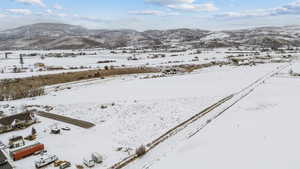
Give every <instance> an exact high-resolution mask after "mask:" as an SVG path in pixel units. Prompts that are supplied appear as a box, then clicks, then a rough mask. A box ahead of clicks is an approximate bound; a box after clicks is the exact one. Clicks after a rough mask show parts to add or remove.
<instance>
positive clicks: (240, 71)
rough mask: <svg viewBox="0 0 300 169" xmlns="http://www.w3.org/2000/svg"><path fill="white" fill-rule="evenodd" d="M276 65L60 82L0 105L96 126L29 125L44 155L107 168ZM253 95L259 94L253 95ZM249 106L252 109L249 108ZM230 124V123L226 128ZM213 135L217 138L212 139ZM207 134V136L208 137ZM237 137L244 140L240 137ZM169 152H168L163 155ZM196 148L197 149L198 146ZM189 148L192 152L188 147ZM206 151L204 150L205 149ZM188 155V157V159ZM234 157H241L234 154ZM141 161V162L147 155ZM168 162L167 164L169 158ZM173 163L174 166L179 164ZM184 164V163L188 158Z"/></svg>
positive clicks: (30, 160)
mask: <svg viewBox="0 0 300 169" xmlns="http://www.w3.org/2000/svg"><path fill="white" fill-rule="evenodd" d="M280 65H283V64H275V63H273V64H264V65H258V66H253V67H251V66H243V67H233V66H223V67H211V68H207V69H202V70H198V71H196V72H193V73H191V74H186V75H176V76H171V77H164V78H158V79H141V77H143V76H144V75H138V76H133V75H130V76H122V77H112V78H110V79H104V80H97V81H92V82H84V83H78V84H76V83H75V84H74V83H71V84H65V85H63V86H68V85H70V86H71V89H68V90H61V91H53V90H49V93H48V94H47V95H46V96H41V97H36V98H33V99H22V100H17V101H9V102H2V103H1V105H5V104H9V105H11V106H15V107H17V108H20V107H23V106H24V105H50V106H53V107H54V110H52V111H51V112H52V113H57V114H61V115H66V116H70V117H73V118H78V119H82V120H86V121H90V122H93V123H95V124H96V127H94V128H92V129H88V130H86V129H81V128H78V127H75V126H70V125H67V124H63V123H58V122H56V121H53V120H48V119H45V118H40V119H41V121H42V123H39V124H37V125H35V126H34V127H36V128H37V130H38V133H39V134H38V141H40V142H42V143H44V144H45V145H46V148H47V150H48V152H50V153H54V154H57V155H58V156H59V158H60V159H62V160H69V161H71V162H72V164H80V163H81V162H82V159H83V157H85V156H87V155H89V154H91V153H92V152H95V151H96V152H99V153H100V154H103V155H104V157H105V160H104V163H103V164H102V165H98V166H96V167H95V168H99V169H100V168H108V167H109V166H111V165H112V164H113V163H115V162H117V161H118V160H120V159H122V158H124V157H126V156H128V152H129V154H130V153H133V152H134V149H135V148H136V147H138V146H140V145H141V144H146V143H148V142H150V141H152V140H153V139H155V138H157V137H158V136H160V135H161V134H162V133H164V132H166V131H167V130H168V129H170V128H172V127H174V126H175V125H177V124H178V123H180V122H182V121H184V120H185V119H187V118H189V117H191V116H192V115H194V114H196V113H198V112H200V111H201V110H203V109H204V108H206V107H207V106H208V105H211V104H212V103H214V102H216V101H217V100H219V99H220V98H223V97H224V96H227V95H229V94H232V93H234V92H237V91H238V90H240V89H242V88H243V87H245V86H247V85H249V84H250V83H252V82H253V81H255V80H256V79H257V78H259V77H260V76H262V75H264V74H266V73H268V72H270V71H272V70H274V69H276V67H278V66H280ZM271 82H273V79H272V81H270V82H268V83H267V84H270V85H271V84H272V83H271ZM275 82H276V81H274V82H273V83H275ZM266 86H267V85H266ZM49 88H51V87H49ZM270 88H271V87H270ZM274 89H276V88H274ZM279 90H280V89H279ZM278 92H283V91H278ZM255 93H260V92H257V91H256V92H255ZM263 93H264V92H263ZM270 93H272V91H270ZM263 96H264V95H263ZM271 96H272V97H273V95H271V94H270V95H268V96H267V98H269V97H271ZM286 96H288V95H286ZM261 100H263V97H261ZM278 100H280V98H278ZM112 103H114V105H112ZM102 105H107V106H108V107H107V108H106V109H103V108H101V106H102ZM266 105H269V104H266ZM252 106H254V107H255V105H252ZM263 107H264V104H263ZM266 107H267V108H268V107H272V104H271V103H270V106H266ZM250 108H251V106H250ZM4 111H5V113H11V111H7V110H4ZM246 112H248V111H246ZM249 112H251V111H249ZM255 113H256V112H255ZM253 114H254V113H253ZM229 115H230V113H229ZM251 115H252V114H251ZM224 117H225V116H224ZM234 118H239V116H237V117H229V121H227V120H225V122H227V123H231V122H233V121H232V119H234ZM221 119H222V118H221ZM225 122H224V123H225ZM56 123H58V125H59V126H66V125H67V126H70V127H71V129H72V130H71V131H68V132H63V133H62V135H59V136H56V135H51V134H49V128H50V126H51V125H55V124H56ZM215 123H217V122H214V124H212V125H211V126H215ZM235 124H236V123H233V124H230V127H232V126H233V125H235ZM271 124H272V123H271ZM220 125H221V126H220V127H216V129H215V130H216V131H215V132H212V133H215V134H220V133H222V134H224V133H225V132H227V130H225V127H224V126H222V122H221V124H220ZM240 125H241V124H240ZM245 125H247V123H246V124H245ZM256 129H257V128H256ZM44 130H46V132H44ZM206 130H208V128H207V129H206ZM217 130H218V131H217ZM29 131H30V129H26V130H24V131H17V132H12V133H7V134H3V135H1V136H0V140H1V141H3V142H7V139H8V138H9V137H11V136H12V135H26V134H27V133H29ZM209 134H211V132H209ZM211 135H213V134H211ZM213 136H214V137H217V136H218V135H217V136H215V135H213ZM213 136H210V137H211V138H212V139H214V137H213ZM223 136H224V135H223ZM198 137H201V138H202V132H201V134H198V135H197V136H195V137H193V138H192V140H194V139H196V138H198ZM203 137H206V136H203ZM210 137H208V138H205V140H206V142H205V143H203V144H204V145H205V147H206V145H207V144H211V147H214V146H216V145H214V144H213V140H210V139H209V138H210ZM201 138H200V140H201ZM225 139H230V137H226V138H225ZM241 139H244V137H243V138H241ZM221 140H222V139H220V138H218V141H220V142H221ZM215 141H216V140H215ZM244 141H245V140H244ZM195 142H197V141H195ZM248 143H249V142H248ZM219 144H221V143H219ZM186 145H187V146H188V145H189V143H186ZM192 145H193V144H192ZM196 145H198V144H196ZM232 145H234V144H232ZM119 147H123V150H124V149H128V150H129V151H128V152H122V151H116V149H118V148H119ZM195 148H197V146H196V147H195ZM226 148H229V146H227V147H224V149H226ZM231 148H234V147H231ZM172 149H173V148H171V149H168V150H167V151H166V152H168V151H171V150H172ZM183 149H184V148H183ZM199 149H200V150H202V148H201V147H200V148H199ZM180 150H181V149H179V150H178V151H177V150H176V151H175V153H177V152H179V153H178V154H179V155H174V157H177V156H178V157H181V156H180V155H181V154H182V153H180ZM191 150H194V148H191ZM197 150H198V149H197ZM214 150H217V149H214ZM207 151H210V150H209V149H207ZM77 152H80V153H77ZM187 152H188V151H187ZM224 153H226V152H224ZM193 155H194V154H191V156H193ZM203 156H204V154H203ZM227 157H229V156H227ZM239 157H241V156H240V155H239ZM294 157H296V156H294ZM37 158H38V157H30V158H27V159H24V160H21V161H18V162H16V163H14V165H15V166H17V168H20V169H23V168H24V167H25V168H26V169H30V168H33V161H34V160H36V159H37ZM145 158H146V159H147V157H145ZM169 158H170V160H172V159H171V158H172V156H170V157H169ZM181 158H183V157H181ZM176 160H177V161H178V162H181V161H182V160H178V159H176ZM211 160H212V159H211ZM168 161H169V160H168V159H166V163H162V164H157V165H155V166H156V167H157V168H172V167H171V166H170V167H164V166H165V165H166V166H167V165H169V164H172V163H168ZM185 161H186V162H189V161H190V160H185ZM195 162H199V160H197V161H196V160H195ZM207 164H210V163H207ZM217 164H218V163H217ZM138 166H139V165H138ZM178 166H179V165H178ZM197 167H199V166H197ZM25 168H24V169H25ZM181 168H183V167H181ZM212 168H213V167H212Z"/></svg>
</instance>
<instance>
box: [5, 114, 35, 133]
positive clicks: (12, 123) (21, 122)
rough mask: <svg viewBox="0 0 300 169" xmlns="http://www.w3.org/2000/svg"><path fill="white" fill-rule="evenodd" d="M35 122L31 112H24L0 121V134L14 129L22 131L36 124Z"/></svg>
mask: <svg viewBox="0 0 300 169" xmlns="http://www.w3.org/2000/svg"><path fill="white" fill-rule="evenodd" d="M36 122H37V120H36V118H35V116H34V114H33V113H32V112H24V113H19V114H15V115H12V116H7V117H3V118H1V119H0V133H4V132H9V131H12V130H16V129H23V128H26V127H29V126H30V125H32V124H34V123H36Z"/></svg>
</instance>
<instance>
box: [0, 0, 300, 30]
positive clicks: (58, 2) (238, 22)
mask: <svg viewBox="0 0 300 169" xmlns="http://www.w3.org/2000/svg"><path fill="white" fill-rule="evenodd" d="M39 22H60V23H68V24H74V25H81V26H84V27H87V28H91V29H103V28H105V29H136V30H148V29H171V28H199V29H210V30H224V29H240V28H248V27H257V26H282V25H295V24H300V0H0V30H3V29H8V28H14V27H18V26H21V25H26V24H32V23H39Z"/></svg>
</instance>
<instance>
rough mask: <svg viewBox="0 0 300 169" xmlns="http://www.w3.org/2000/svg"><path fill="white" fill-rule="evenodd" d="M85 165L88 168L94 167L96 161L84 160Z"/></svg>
mask: <svg viewBox="0 0 300 169" xmlns="http://www.w3.org/2000/svg"><path fill="white" fill-rule="evenodd" d="M83 164H84V165H86V166H87V167H94V166H95V161H94V160H92V159H88V158H84V159H83Z"/></svg>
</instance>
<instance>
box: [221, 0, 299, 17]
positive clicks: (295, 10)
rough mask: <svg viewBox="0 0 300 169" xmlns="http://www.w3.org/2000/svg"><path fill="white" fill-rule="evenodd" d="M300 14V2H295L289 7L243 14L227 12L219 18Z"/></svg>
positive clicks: (284, 6) (244, 12)
mask: <svg viewBox="0 0 300 169" xmlns="http://www.w3.org/2000/svg"><path fill="white" fill-rule="evenodd" d="M298 14H300V1H295V2H293V3H289V4H287V5H283V6H281V7H277V8H269V9H257V10H251V11H243V12H227V13H223V14H220V15H217V17H224V18H245V17H263V16H279V15H298Z"/></svg>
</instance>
